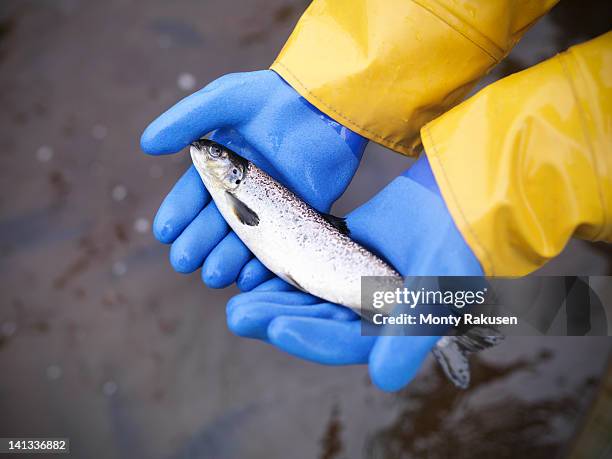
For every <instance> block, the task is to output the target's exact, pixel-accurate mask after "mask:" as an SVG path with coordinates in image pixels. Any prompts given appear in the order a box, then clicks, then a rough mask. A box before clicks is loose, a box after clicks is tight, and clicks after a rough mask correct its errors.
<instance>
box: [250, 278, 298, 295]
mask: <svg viewBox="0 0 612 459" xmlns="http://www.w3.org/2000/svg"><path fill="white" fill-rule="evenodd" d="M252 291H254V292H299V290H298V289H297V288H295V287H294V286H293V285H291V284H289V283H287V282H285V281H284V280H282V279H281V278H280V277H275V278H273V279H270V280H269V281H266V282H264V283H263V284H260V285H258V286H257V287H255V288H254V289H253V290H252Z"/></svg>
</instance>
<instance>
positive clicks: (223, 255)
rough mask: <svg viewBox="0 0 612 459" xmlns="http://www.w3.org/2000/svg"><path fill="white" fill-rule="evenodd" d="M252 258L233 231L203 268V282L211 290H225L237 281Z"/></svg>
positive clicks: (215, 249) (211, 253) (213, 251)
mask: <svg viewBox="0 0 612 459" xmlns="http://www.w3.org/2000/svg"><path fill="white" fill-rule="evenodd" d="M251 258H252V255H251V252H250V251H249V249H248V248H247V247H246V246H245V245H244V243H243V242H242V241H241V240H240V238H239V237H238V235H236V233H234V232H233V231H230V233H229V234H228V235H227V236H225V238H223V240H222V241H221V242H219V244H218V245H217V246H216V247H215V248H214V249H212V251H211V252H210V254H209V255H208V257H206V260H205V261H204V266H203V267H202V280H203V281H204V283H205V284H206V285H207V286H208V287H210V288H224V287H227V286H229V285H231V284H233V283H234V282H235V281H236V278H237V277H238V275H239V274H240V271H241V270H242V268H243V267H244V265H246V264H247V262H248V261H249V260H250V259H251Z"/></svg>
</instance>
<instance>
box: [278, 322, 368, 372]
mask: <svg viewBox="0 0 612 459" xmlns="http://www.w3.org/2000/svg"><path fill="white" fill-rule="evenodd" d="M375 339H376V337H375V336H361V322H360V321H349V322H344V321H342V322H340V321H336V320H328V319H318V318H311V317H287V316H281V317H277V318H276V319H274V320H272V322H271V323H270V325H269V327H268V340H269V342H270V343H271V344H273V345H274V346H276V347H278V348H279V349H282V350H283V351H285V352H287V353H289V354H291V355H294V356H296V357H300V358H302V359H305V360H310V361H312V362H318V363H322V364H325V365H354V364H359V363H366V362H367V361H368V355H369V353H370V350H371V349H372V346H373V345H374V341H375Z"/></svg>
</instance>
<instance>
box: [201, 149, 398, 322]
mask: <svg viewBox="0 0 612 459" xmlns="http://www.w3.org/2000/svg"><path fill="white" fill-rule="evenodd" d="M194 150H195V151H194ZM191 154H192V158H193V160H194V164H195V166H196V169H197V170H198V172H199V173H200V177H201V178H202V181H203V182H204V184H205V186H206V188H207V189H208V191H209V192H210V194H211V196H212V198H213V200H214V202H215V204H216V206H217V208H218V209H219V212H220V213H221V215H223V217H224V218H225V220H226V221H227V223H228V224H229V226H230V227H231V228H232V229H233V230H234V232H235V233H236V234H237V235H238V237H240V239H241V240H242V241H243V242H244V244H245V245H246V246H247V247H248V248H249V249H250V250H251V251H252V252H253V254H254V255H255V256H256V257H257V258H258V259H259V260H260V261H261V262H262V263H263V264H264V265H265V266H266V267H267V268H268V269H269V270H270V271H272V272H273V273H275V274H276V275H277V276H279V277H280V278H282V279H283V280H285V281H286V282H288V283H290V284H292V285H293V286H295V287H297V288H299V289H301V290H303V291H305V292H308V293H311V294H313V295H315V296H318V297H320V298H323V299H324V300H327V301H329V302H332V303H338V304H341V305H344V306H347V307H349V308H351V309H354V310H356V311H360V308H361V277H362V276H393V277H397V278H399V277H400V274H399V273H398V272H397V271H395V270H394V269H393V268H392V267H391V266H389V265H388V264H387V263H385V262H384V261H383V260H381V259H380V258H379V257H377V256H376V255H374V254H373V253H371V252H370V251H368V250H367V249H366V248H364V247H363V246H361V245H359V244H358V243H356V242H355V241H353V240H352V239H351V238H350V237H348V236H347V235H346V234H343V233H342V232H341V231H339V230H338V228H336V227H335V226H334V225H333V224H332V223H330V222H329V219H328V218H326V216H324V215H323V214H321V213H319V212H317V211H316V210H315V209H313V208H312V207H311V206H309V205H308V204H307V203H305V202H304V201H303V200H301V199H300V198H299V197H298V196H296V195H295V193H293V192H292V191H290V190H289V189H287V188H286V187H285V186H283V185H281V184H280V183H279V182H277V181H276V180H274V179H273V178H272V177H270V176H269V175H268V174H266V173H265V172H264V171H262V170H261V169H259V168H258V167H257V166H255V165H254V164H253V163H251V162H246V161H245V162H244V163H243V167H244V171H243V174H242V177H241V178H240V179H238V180H240V183H239V184H238V186H236V187H235V188H234V189H231V190H230V189H228V188H227V187H224V186H220V181H219V180H216V179H215V177H214V176H213V175H212V174H211V173H210V172H209V171H207V168H206V164H203V163H202V160H200V159H199V158H200V157H201V153H200V151H199V150H198V149H197V148H195V147H192V150H191ZM236 203H240V205H241V206H244V207H245V208H247V209H250V210H251V211H252V213H253V214H254V215H256V218H257V224H253V225H249V224H245V223H244V222H243V221H241V219H243V218H244V214H241V212H240V211H237V209H236V205H237V204H236ZM247 212H248V211H247Z"/></svg>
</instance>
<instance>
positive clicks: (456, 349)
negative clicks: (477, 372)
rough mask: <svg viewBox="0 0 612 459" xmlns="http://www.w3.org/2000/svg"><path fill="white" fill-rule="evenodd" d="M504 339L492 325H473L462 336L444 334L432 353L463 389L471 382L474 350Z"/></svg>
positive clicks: (450, 377) (449, 376)
mask: <svg viewBox="0 0 612 459" xmlns="http://www.w3.org/2000/svg"><path fill="white" fill-rule="evenodd" d="M503 339H504V335H502V334H501V333H500V332H499V331H498V330H497V329H495V328H492V327H473V328H471V329H469V330H467V331H466V332H465V334H463V335H460V336H444V337H442V338H441V339H440V341H438V344H436V346H435V347H434V348H433V350H432V353H433V355H434V357H435V358H436V360H437V361H438V363H439V364H440V366H441V367H442V370H443V371H444V374H445V375H446V376H447V377H448V379H450V380H451V382H452V383H453V384H454V385H455V386H457V387H460V388H461V389H467V387H468V386H469V384H470V364H469V361H468V356H469V355H470V354H472V353H474V352H478V351H481V350H483V349H487V348H489V347H492V346H495V345H497V344H499V343H500V342H501V341H502V340H503Z"/></svg>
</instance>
